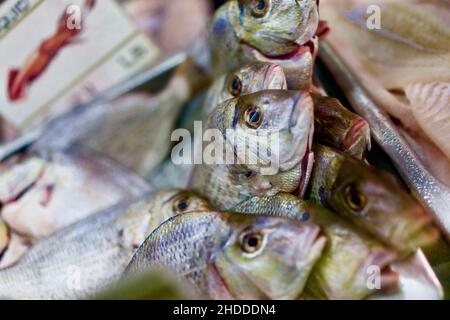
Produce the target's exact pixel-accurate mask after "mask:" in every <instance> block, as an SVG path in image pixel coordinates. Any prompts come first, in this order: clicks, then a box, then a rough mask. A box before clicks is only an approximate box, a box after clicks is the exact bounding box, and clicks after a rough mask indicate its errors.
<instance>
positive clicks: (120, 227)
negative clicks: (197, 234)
mask: <svg viewBox="0 0 450 320" xmlns="http://www.w3.org/2000/svg"><path fill="white" fill-rule="evenodd" d="M147 196H148V195H147ZM149 221H150V215H149V214H148V205H147V202H146V200H142V201H140V202H138V203H136V204H133V205H131V206H130V205H129V204H128V205H127V204H123V205H120V206H117V207H115V208H113V209H109V210H107V211H104V212H102V213H99V214H96V215H94V216H91V217H90V218H88V219H86V220H83V221H81V222H80V223H77V224H74V225H72V226H70V227H68V228H66V229H63V230H62V231H60V232H58V233H57V234H55V235H54V236H52V237H50V238H48V239H47V240H44V241H42V242H40V243H38V244H37V245H36V246H35V247H34V248H33V249H32V250H31V251H30V252H29V253H28V254H27V255H26V256H25V257H24V258H23V259H22V260H20V261H19V263H18V264H16V265H15V266H13V267H11V268H9V269H6V270H2V271H1V272H0V297H2V298H12V299H80V298H86V297H89V296H92V295H94V294H96V293H97V292H98V291H100V290H102V289H104V287H105V286H107V285H109V284H111V283H112V282H113V281H115V280H117V279H118V278H119V277H120V276H121V274H122V273H123V271H124V270H125V268H126V266H127V263H128V262H129V260H130V259H131V257H132V255H133V253H134V251H135V249H136V248H137V246H138V245H139V244H140V243H141V242H142V241H144V239H145V237H146V233H145V231H146V227H148V224H149Z"/></svg>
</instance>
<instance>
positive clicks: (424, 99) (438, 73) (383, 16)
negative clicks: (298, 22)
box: [321, 0, 450, 185]
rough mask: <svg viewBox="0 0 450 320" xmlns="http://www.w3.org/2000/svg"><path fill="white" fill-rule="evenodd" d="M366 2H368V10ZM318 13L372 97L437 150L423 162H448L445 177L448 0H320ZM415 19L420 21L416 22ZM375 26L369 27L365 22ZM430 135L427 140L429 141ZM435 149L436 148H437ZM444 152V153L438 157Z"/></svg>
mask: <svg viewBox="0 0 450 320" xmlns="http://www.w3.org/2000/svg"><path fill="white" fill-rule="evenodd" d="M369 5H372V6H371V7H370V8H372V9H371V10H372V11H370V10H369ZM321 15H323V16H324V17H325V18H326V19H327V20H329V22H330V24H331V25H332V26H333V27H334V28H333V32H332V33H331V34H330V38H329V40H330V41H331V44H332V45H333V48H335V49H336V50H337V51H338V52H339V54H340V56H342V57H343V58H344V60H345V61H346V63H347V64H348V65H349V66H350V67H351V69H352V70H353V71H354V73H355V74H356V75H357V77H358V78H359V79H360V80H361V81H362V83H363V84H364V87H366V88H368V89H369V90H370V92H371V93H372V97H373V99H374V100H375V101H376V103H377V104H379V105H380V106H381V107H383V108H384V109H385V110H386V111H387V112H388V113H389V114H390V115H391V116H393V117H395V118H397V119H398V120H399V122H400V124H401V125H402V126H403V127H405V128H406V129H407V131H409V132H410V133H411V134H412V135H413V136H414V135H418V134H420V135H426V136H427V137H428V138H429V139H423V138H422V139H414V140H413V139H411V141H410V143H411V144H412V145H414V144H421V145H422V146H423V147H422V146H418V147H415V146H414V149H419V150H420V149H424V148H428V149H430V147H428V145H429V144H431V141H432V142H434V145H435V146H433V147H437V148H439V149H440V153H441V154H439V153H437V152H434V151H433V150H432V152H431V153H430V154H427V156H426V157H423V159H424V160H425V163H426V166H427V167H429V168H431V169H430V170H431V171H432V172H434V173H435V175H436V177H438V178H440V177H442V175H443V173H442V170H439V169H434V170H433V167H434V166H435V163H436V162H443V161H445V162H446V163H447V166H446V173H445V174H446V176H445V178H442V181H443V182H444V183H445V184H447V185H448V179H449V178H448V177H450V161H449V159H450V144H449V143H448V140H449V138H450V125H449V119H450V99H449V96H450V71H449V70H450V31H449V30H450V25H449V21H450V5H449V3H448V2H447V1H420V0H411V1H407V2H406V1H400V0H389V1H388V0H381V1H377V6H376V7H374V6H373V3H372V2H370V1H369V0H352V1H343V0H324V1H323V2H322V3H321ZM418 21H419V22H420V23H418ZM375 22H378V25H377V26H373V27H372V28H368V25H369V24H370V23H372V24H374V23H375ZM429 140H431V141H429ZM438 151H439V150H438ZM442 158H443V159H442Z"/></svg>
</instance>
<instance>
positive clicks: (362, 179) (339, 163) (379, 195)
mask: <svg viewBox="0 0 450 320" xmlns="http://www.w3.org/2000/svg"><path fill="white" fill-rule="evenodd" d="M313 150H314V153H315V157H316V158H315V160H316V162H315V163H314V167H313V171H312V174H311V179H310V186H309V188H308V191H307V195H306V198H307V199H309V200H311V201H312V202H314V203H318V204H322V205H324V206H326V207H328V208H330V209H331V210H332V211H334V212H336V213H337V214H339V215H341V216H342V217H345V218H346V219H348V220H350V221H352V222H353V223H354V224H355V225H357V226H358V227H360V228H361V229H363V230H365V231H366V232H368V233H369V234H371V235H372V236H373V237H374V238H376V239H378V240H379V241H380V242H382V243H383V244H385V245H387V246H389V247H390V248H392V249H394V250H395V251H396V252H397V253H399V254H400V255H402V256H407V255H410V254H411V253H413V252H415V251H417V249H419V248H421V247H426V246H428V245H431V244H433V243H434V242H435V241H436V240H437V239H438V237H439V232H438V230H437V228H436V227H435V226H434V225H433V222H432V218H431V217H430V215H429V214H428V213H427V212H426V211H425V209H424V208H423V207H422V206H421V205H420V204H419V203H418V201H417V200H416V199H415V198H414V197H413V196H412V195H411V194H409V193H408V192H407V191H405V190H404V188H403V187H402V186H401V185H400V184H399V183H398V182H397V181H396V179H395V177H394V176H393V175H391V174H389V173H387V172H385V171H382V170H378V169H376V168H374V167H372V166H370V165H368V164H366V163H365V162H364V161H361V160H359V159H356V158H353V157H351V156H348V155H345V154H342V153H340V152H338V151H336V150H334V149H332V148H329V147H325V146H322V145H315V146H314V149H313Z"/></svg>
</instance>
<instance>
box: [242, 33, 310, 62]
mask: <svg viewBox="0 0 450 320" xmlns="http://www.w3.org/2000/svg"><path fill="white" fill-rule="evenodd" d="M315 40H316V39H315V38H313V39H311V40H308V41H307V42H305V43H304V44H298V43H294V44H293V46H294V49H293V50H292V51H290V52H288V53H285V54H281V55H269V54H266V53H263V52H262V51H261V50H259V49H257V48H255V47H253V46H251V45H250V44H248V43H243V47H244V51H247V52H249V53H250V55H251V56H253V57H254V58H255V59H256V60H258V61H265V62H275V63H276V62H277V61H279V62H283V61H292V60H295V61H297V60H301V59H302V58H303V57H304V56H305V55H306V54H311V55H312V56H314V55H315V54H316V53H317V41H315Z"/></svg>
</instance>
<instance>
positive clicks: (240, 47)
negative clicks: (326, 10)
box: [208, 0, 319, 90]
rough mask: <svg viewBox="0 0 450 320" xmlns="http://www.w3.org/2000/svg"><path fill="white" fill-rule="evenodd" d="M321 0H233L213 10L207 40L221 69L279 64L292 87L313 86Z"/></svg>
mask: <svg viewBox="0 0 450 320" xmlns="http://www.w3.org/2000/svg"><path fill="white" fill-rule="evenodd" d="M318 25H319V12H318V6H317V1H316V0H304V1H296V0H259V1H253V0H232V1H228V2H226V3H225V4H224V5H223V6H222V7H220V8H219V9H218V10H217V11H216V13H215V14H214V16H213V20H212V22H211V27H210V30H209V31H208V45H209V47H210V49H211V56H210V57H209V58H210V61H212V66H213V68H212V69H213V72H214V74H215V75H221V74H223V73H225V72H227V71H230V70H235V69H238V68H239V67H241V66H242V65H245V64H248V63H250V62H255V61H263V62H271V63H277V64H279V65H280V66H281V67H282V68H283V70H284V71H285V73H286V76H287V84H288V87H289V89H303V90H308V89H309V87H310V85H311V78H312V73H313V65H314V59H315V56H316V54H317V48H318V38H317V37H316V32H317V29H318Z"/></svg>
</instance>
